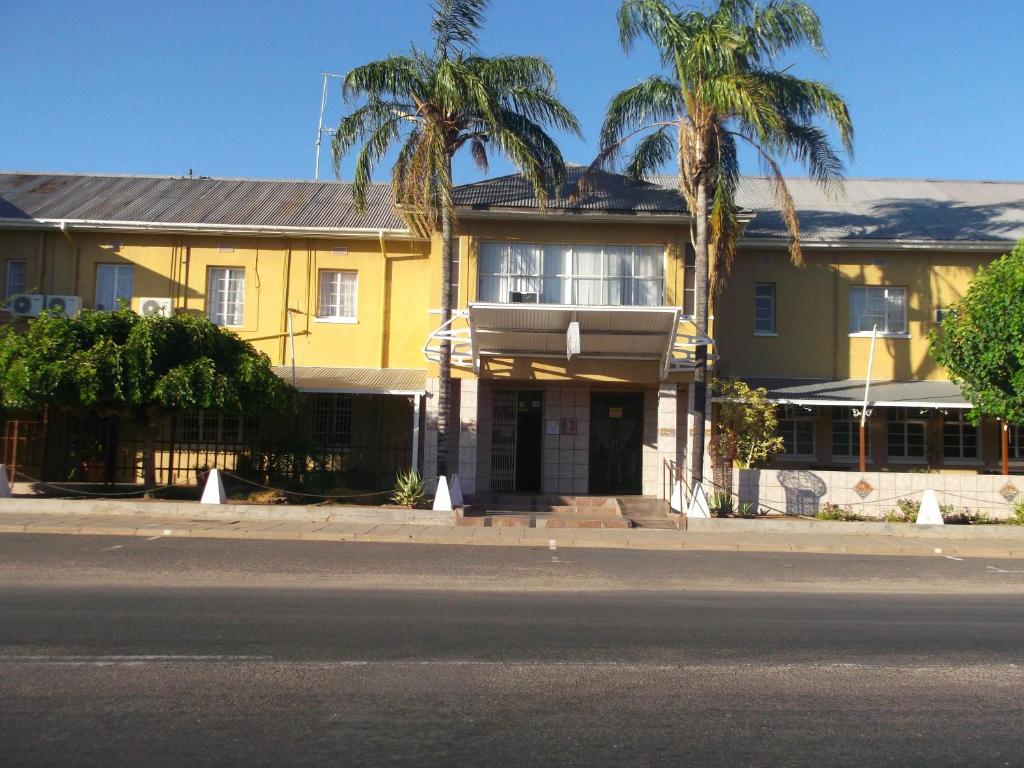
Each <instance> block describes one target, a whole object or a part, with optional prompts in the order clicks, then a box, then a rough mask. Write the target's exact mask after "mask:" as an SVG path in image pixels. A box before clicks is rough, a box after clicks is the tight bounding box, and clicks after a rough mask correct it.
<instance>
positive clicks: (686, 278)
mask: <svg viewBox="0 0 1024 768" xmlns="http://www.w3.org/2000/svg"><path fill="white" fill-rule="evenodd" d="M696 272H697V253H696V251H694V250H693V245H692V244H690V243H687V244H686V250H685V251H684V256H683V314H684V315H689V316H690V317H693V314H694V313H695V312H696V311H697V289H696V282H697V278H696Z"/></svg>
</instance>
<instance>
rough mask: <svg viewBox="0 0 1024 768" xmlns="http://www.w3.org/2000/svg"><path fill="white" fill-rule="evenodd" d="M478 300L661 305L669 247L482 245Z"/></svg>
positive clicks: (534, 244) (495, 243) (500, 243)
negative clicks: (666, 255) (665, 255)
mask: <svg viewBox="0 0 1024 768" xmlns="http://www.w3.org/2000/svg"><path fill="white" fill-rule="evenodd" d="M479 274H480V278H479V280H480V282H479V285H478V290H477V299H478V300H479V301H491V302H499V303H508V302H529V303H535V302H540V303H543V304H580V305H586V306H640V307H655V306H660V305H661V304H662V302H663V300H664V283H665V266H664V250H663V249H662V248H661V247H659V246H654V245H550V244H539V243H505V242H493V241H490V242H483V243H481V244H480V269H479Z"/></svg>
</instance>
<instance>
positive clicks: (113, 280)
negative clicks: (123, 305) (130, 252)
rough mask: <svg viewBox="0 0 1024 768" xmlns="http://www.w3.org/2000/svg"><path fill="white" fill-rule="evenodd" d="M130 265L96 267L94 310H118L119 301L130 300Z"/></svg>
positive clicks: (101, 265)
mask: <svg viewBox="0 0 1024 768" xmlns="http://www.w3.org/2000/svg"><path fill="white" fill-rule="evenodd" d="M132 275H133V269H132V266H131V264H100V265H98V266H97V267H96V309H103V310H107V311H111V310H115V309H118V307H119V306H120V301H121V299H126V300H128V301H129V302H130V301H131V299H132Z"/></svg>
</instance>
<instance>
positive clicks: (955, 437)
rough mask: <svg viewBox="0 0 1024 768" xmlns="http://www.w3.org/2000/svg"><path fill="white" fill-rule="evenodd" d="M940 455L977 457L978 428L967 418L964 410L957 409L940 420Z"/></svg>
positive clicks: (953, 457)
mask: <svg viewBox="0 0 1024 768" xmlns="http://www.w3.org/2000/svg"><path fill="white" fill-rule="evenodd" d="M942 456H943V458H946V459H977V458H979V454H978V428H977V427H976V426H974V425H973V424H971V422H969V421H968V420H967V412H966V411H962V410H961V411H957V412H956V414H955V415H954V414H950V415H948V416H946V417H945V418H944V419H943V420H942Z"/></svg>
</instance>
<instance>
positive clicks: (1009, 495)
mask: <svg viewBox="0 0 1024 768" xmlns="http://www.w3.org/2000/svg"><path fill="white" fill-rule="evenodd" d="M1019 493H1020V491H1018V490H1017V486H1015V485H1014V484H1013V483H1009V482H1008V483H1007V484H1006V485H1004V486H1003V487H1002V488H1000V489H999V495H1000V496H1002V497H1003V498H1004V499H1006V501H1007V502H1011V501H1013V500H1014V499H1016V498H1017V495H1018V494H1019Z"/></svg>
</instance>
